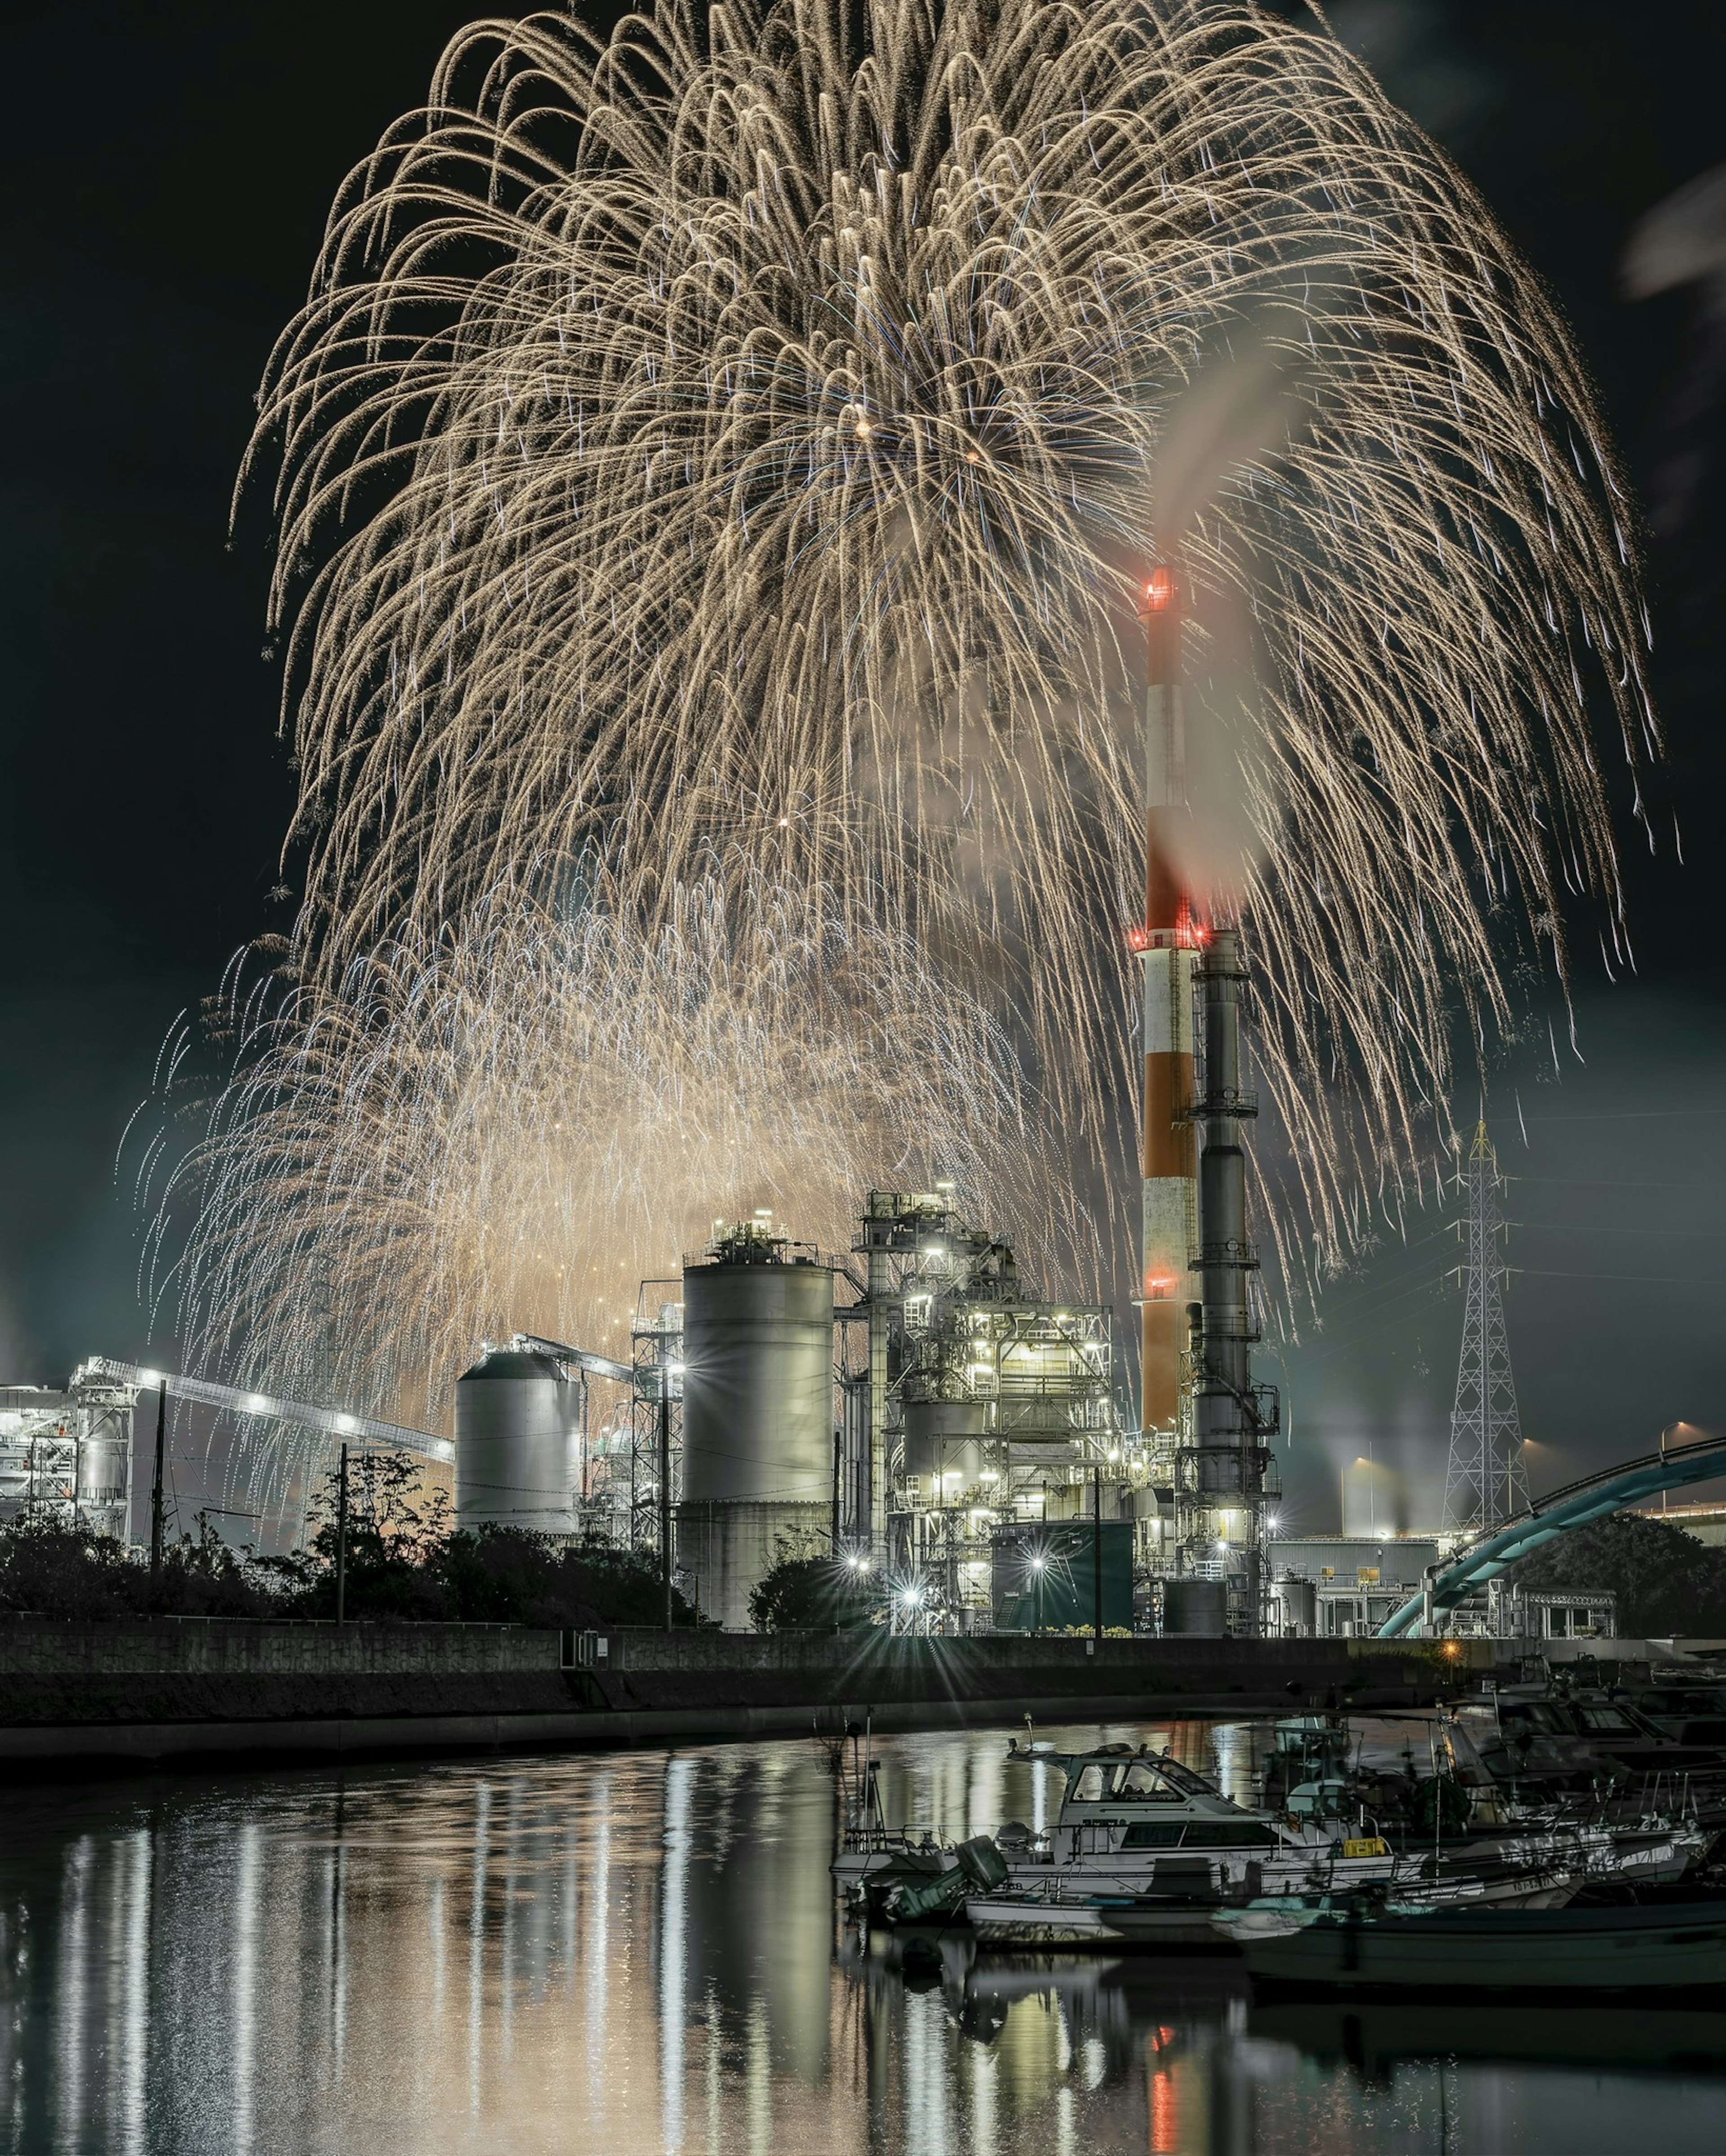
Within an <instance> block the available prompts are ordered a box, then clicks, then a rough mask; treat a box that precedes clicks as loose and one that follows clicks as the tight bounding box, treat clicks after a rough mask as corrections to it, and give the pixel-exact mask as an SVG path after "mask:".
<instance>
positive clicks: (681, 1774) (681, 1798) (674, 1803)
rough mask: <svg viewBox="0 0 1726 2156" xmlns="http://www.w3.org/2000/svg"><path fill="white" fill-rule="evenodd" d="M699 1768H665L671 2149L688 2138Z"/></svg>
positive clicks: (664, 2013)
mask: <svg viewBox="0 0 1726 2156" xmlns="http://www.w3.org/2000/svg"><path fill="white" fill-rule="evenodd" d="M695 1772H696V1763H695V1761H694V1760H693V1759H690V1758H674V1759H672V1760H670V1761H669V1762H668V1763H667V1765H666V1768H665V1871H664V1880H663V1883H662V1885H661V1886H660V2122H661V2125H662V2128H663V2130H664V2133H665V2147H666V2148H668V2149H676V2148H681V2145H682V2142H683V2011H684V2010H683V1999H684V1974H685V1963H686V1945H687V1940H686V1933H685V1923H686V1913H687V1912H686V1907H685V1903H686V1897H687V1893H688V1887H689V1809H690V1797H691V1791H692V1789H693V1786H694V1780H695Z"/></svg>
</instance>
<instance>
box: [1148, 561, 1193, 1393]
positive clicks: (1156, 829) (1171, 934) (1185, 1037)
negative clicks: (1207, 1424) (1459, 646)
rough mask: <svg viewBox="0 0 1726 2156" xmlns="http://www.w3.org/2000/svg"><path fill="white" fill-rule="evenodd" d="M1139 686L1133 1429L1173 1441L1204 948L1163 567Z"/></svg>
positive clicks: (1189, 1239)
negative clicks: (1136, 1383) (1198, 983)
mask: <svg viewBox="0 0 1726 2156" xmlns="http://www.w3.org/2000/svg"><path fill="white" fill-rule="evenodd" d="M1138 611H1139V619H1141V620H1142V621H1143V624H1144V625H1145V642H1146V655H1147V659H1148V666H1147V670H1146V676H1147V678H1146V685H1145V917H1144V927H1143V929H1142V930H1140V931H1138V932H1135V934H1134V936H1133V942H1134V943H1135V944H1136V945H1137V947H1138V950H1139V951H1140V952H1141V954H1142V956H1143V962H1144V1058H1145V1068H1144V1101H1143V1109H1144V1115H1143V1132H1144V1138H1143V1146H1144V1152H1143V1243H1142V1247H1141V1262H1140V1267H1139V1298H1140V1303H1141V1359H1140V1373H1141V1374H1140V1393H1139V1422H1140V1425H1141V1427H1142V1428H1143V1430H1146V1431H1147V1432H1149V1431H1151V1430H1164V1431H1169V1432H1171V1433H1172V1432H1173V1431H1174V1429H1175V1427H1176V1424H1177V1421H1178V1419H1179V1407H1180V1366H1181V1349H1182V1347H1183V1345H1184V1342H1183V1339H1182V1317H1183V1312H1184V1308H1185V1303H1186V1296H1187V1275H1188V1270H1189V1266H1190V1265H1191V1263H1192V1260H1193V1253H1194V1248H1195V1246H1196V1245H1197V1242H1198V1226H1199V1193H1198V1183H1197V1180H1196V1176H1195V1170H1194V1133H1193V1126H1192V1122H1191V1120H1190V1117H1191V1111H1192V1102H1193V962H1194V952H1195V950H1196V948H1197V946H1198V944H1199V931H1198V929H1197V927H1196V926H1195V924H1194V919H1193V908H1192V901H1191V898H1190V896H1189V893H1188V892H1187V891H1186V889H1185V886H1184V880H1183V879H1182V876H1181V874H1180V871H1179V867H1178V865H1177V857H1176V847H1175V843H1174V842H1175V839H1176V835H1177V824H1178V819H1179V818H1181V817H1182V816H1184V814H1185V811H1186V742H1185V724H1184V716H1183V713H1182V710H1181V693H1180V608H1179V591H1178V589H1177V587H1176V584H1175V579H1174V572H1173V571H1172V570H1170V569H1169V568H1167V567H1164V566H1162V565H1160V564H1159V565H1158V567H1155V568H1153V570H1152V571H1151V572H1150V574H1149V576H1148V577H1147V579H1146V581H1145V583H1144V584H1143V588H1142V589H1141V591H1140V594H1139V605H1138Z"/></svg>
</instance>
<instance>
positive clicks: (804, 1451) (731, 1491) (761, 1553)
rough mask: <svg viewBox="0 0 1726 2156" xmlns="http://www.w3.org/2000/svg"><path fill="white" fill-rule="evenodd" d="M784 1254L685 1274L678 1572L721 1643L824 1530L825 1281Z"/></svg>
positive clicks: (829, 1365) (761, 1249)
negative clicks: (785, 1556) (784, 1563)
mask: <svg viewBox="0 0 1726 2156" xmlns="http://www.w3.org/2000/svg"><path fill="white" fill-rule="evenodd" d="M782 1249H783V1246H782V1245H778V1244H768V1243H764V1242H763V1240H760V1239H758V1238H746V1239H741V1240H737V1241H736V1242H727V1243H722V1244H720V1245H718V1246H717V1249H716V1251H715V1254H714V1256H713V1258H712V1260H711V1262H710V1263H707V1264H705V1265H688V1266H686V1267H685V1269H684V1274H683V1499H682V1503H681V1505H680V1507H679V1508H678V1535H677V1549H678V1563H679V1566H680V1568H681V1569H682V1570H683V1571H685V1572H687V1573H693V1574H694V1575H695V1576H696V1592H697V1594H699V1597H700V1602H701V1612H702V1614H703V1615H704V1616H714V1617H717V1618H718V1620H719V1621H720V1623H721V1624H722V1625H724V1626H725V1628H726V1630H727V1631H742V1630H746V1629H747V1627H748V1625H749V1621H750V1620H749V1593H750V1589H752V1588H753V1587H754V1586H755V1585H756V1584H757V1583H758V1581H759V1580H760V1579H761V1578H763V1576H764V1575H765V1574H766V1573H768V1572H769V1571H771V1570H772V1568H773V1565H774V1564H775V1563H777V1561H778V1557H779V1555H780V1553H781V1551H782V1549H784V1550H790V1549H792V1548H798V1549H801V1548H802V1547H803V1546H804V1544H806V1543H808V1542H809V1538H810V1537H811V1536H812V1535H814V1536H819V1537H825V1535H826V1533H827V1531H828V1528H829V1526H830V1520H831V1509H832V1498H833V1272H832V1269H831V1267H830V1266H828V1265H820V1264H817V1263H815V1262H814V1261H813V1260H807V1261H806V1260H800V1259H798V1258H795V1257H793V1258H790V1259H789V1260H788V1259H786V1258H784V1257H783V1255H780V1253H781V1250H782Z"/></svg>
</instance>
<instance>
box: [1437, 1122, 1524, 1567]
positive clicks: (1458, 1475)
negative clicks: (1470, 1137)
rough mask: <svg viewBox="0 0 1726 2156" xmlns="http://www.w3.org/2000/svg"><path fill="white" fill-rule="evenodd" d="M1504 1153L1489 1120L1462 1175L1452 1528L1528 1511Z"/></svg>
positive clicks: (1448, 1508)
mask: <svg viewBox="0 0 1726 2156" xmlns="http://www.w3.org/2000/svg"><path fill="white" fill-rule="evenodd" d="M1503 1180H1504V1179H1503V1177H1502V1176H1501V1175H1500V1174H1499V1173H1498V1156H1497V1154H1496V1153H1495V1152H1493V1150H1492V1141H1491V1140H1490V1139H1489V1138H1488V1137H1487V1127H1486V1124H1485V1122H1484V1121H1482V1122H1481V1123H1480V1124H1479V1125H1478V1126H1477V1128H1476V1130H1475V1133H1474V1143H1473V1144H1472V1146H1471V1147H1470V1148H1469V1152H1468V1161H1467V1166H1466V1168H1463V1169H1462V1170H1461V1172H1460V1173H1459V1174H1458V1176H1457V1178H1456V1183H1457V1188H1458V1189H1459V1190H1461V1191H1466V1192H1467V1197H1468V1256H1467V1262H1466V1263H1465V1265H1464V1266H1463V1269H1462V1270H1463V1285H1464V1288H1465V1291H1466V1293H1465V1298H1464V1304H1463V1312H1462V1353H1461V1359H1460V1361H1459V1362H1458V1363H1457V1366H1456V1405H1455V1406H1454V1407H1453V1408H1452V1409H1451V1458H1450V1466H1449V1468H1448V1470H1447V1471H1446V1475H1445V1495H1444V1517H1445V1525H1446V1527H1497V1525H1498V1523H1499V1522H1501V1521H1503V1520H1508V1519H1510V1518H1512V1517H1514V1515H1515V1514H1517V1513H1518V1512H1523V1510H1525V1509H1526V1507H1527V1506H1528V1471H1527V1470H1526V1469H1525V1468H1524V1467H1523V1458H1522V1450H1523V1433H1522V1424H1521V1422H1520V1420H1519V1419H1518V1414H1517V1409H1516V1380H1515V1378H1513V1376H1512V1375H1511V1369H1510V1342H1509V1339H1508V1337H1507V1335H1506V1332H1505V1330H1504V1276H1505V1274H1506V1272H1507V1271H1508V1267H1507V1266H1506V1265H1505V1263H1504V1232H1505V1223H1504V1215H1503V1211H1502V1210H1501V1209H1500V1207H1499V1204H1498V1193H1499V1192H1500V1190H1501V1189H1502V1188H1503Z"/></svg>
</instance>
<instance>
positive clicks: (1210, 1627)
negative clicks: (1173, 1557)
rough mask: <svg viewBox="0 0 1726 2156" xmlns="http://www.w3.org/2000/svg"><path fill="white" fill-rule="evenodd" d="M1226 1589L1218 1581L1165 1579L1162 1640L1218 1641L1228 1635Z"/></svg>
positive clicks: (1223, 1584)
mask: <svg viewBox="0 0 1726 2156" xmlns="http://www.w3.org/2000/svg"><path fill="white" fill-rule="evenodd" d="M1228 1630H1229V1589H1228V1586H1227V1584H1226V1582H1225V1581H1223V1580H1220V1579H1169V1580H1165V1581H1164V1584H1163V1631H1164V1636H1165V1637H1169V1636H1174V1635H1184V1636H1185V1637H1187V1638H1189V1639H1197V1640H1221V1639H1225V1638H1226V1637H1227V1636H1228Z"/></svg>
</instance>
